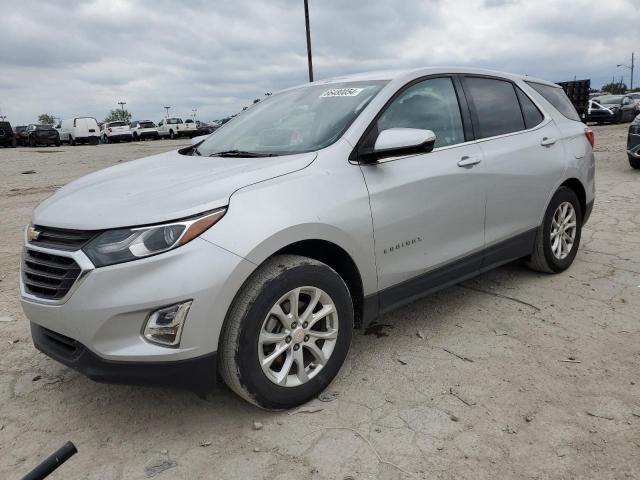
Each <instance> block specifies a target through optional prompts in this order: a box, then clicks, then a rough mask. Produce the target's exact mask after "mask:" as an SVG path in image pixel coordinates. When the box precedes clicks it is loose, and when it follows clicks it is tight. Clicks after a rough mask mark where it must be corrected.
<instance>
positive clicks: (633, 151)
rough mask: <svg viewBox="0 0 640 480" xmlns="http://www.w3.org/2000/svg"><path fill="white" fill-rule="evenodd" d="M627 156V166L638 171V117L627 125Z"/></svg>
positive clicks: (639, 139) (639, 132) (639, 161)
mask: <svg viewBox="0 0 640 480" xmlns="http://www.w3.org/2000/svg"><path fill="white" fill-rule="evenodd" d="M627 156H628V157H629V165H631V167H632V168H635V169H640V115H638V116H637V117H636V118H635V119H634V120H633V122H631V125H629V134H628V135H627Z"/></svg>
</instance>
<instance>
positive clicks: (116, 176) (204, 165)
mask: <svg viewBox="0 0 640 480" xmlns="http://www.w3.org/2000/svg"><path fill="white" fill-rule="evenodd" d="M315 158H316V153H314V152H310V153H303V154H298V155H288V156H282V157H261V158H222V157H198V156H193V157H192V156H186V155H181V154H180V153H178V152H177V151H173V152H167V153H163V154H160V155H154V156H152V157H147V158H144V159H141V160H134V161H131V162H127V163H123V164H121V165H116V166H114V167H110V168H106V169H104V170H100V171H98V172H95V173H92V174H90V175H87V176H85V177H82V178H80V179H78V180H75V181H73V182H71V183H70V184H68V185H66V186H65V187H63V188H61V189H60V190H58V191H57V192H56V193H54V194H53V195H52V196H50V197H49V198H47V199H46V200H45V201H44V202H42V203H41V204H40V205H39V206H38V207H37V208H36V209H35V211H34V213H33V223H34V224H35V225H43V226H49V227H58V228H69V229H79V230H102V229H106V228H116V227H129V226H136V225H147V224H153V223H160V222H165V221H170V220H176V219H179V218H184V217H188V216H191V215H196V214H198V213H202V212H205V211H207V210H211V209H214V208H218V207H222V206H225V205H228V204H229V198H230V197H231V195H232V194H233V192H235V191H236V190H238V189H239V188H242V187H245V186H247V185H251V184H253V183H257V182H261V181H264V180H268V179H270V178H274V177H278V176H281V175H285V174H287V173H291V172H294V171H296V170H301V169H303V168H305V167H306V166H308V165H309V164H311V162H313V160H314V159H315Z"/></svg>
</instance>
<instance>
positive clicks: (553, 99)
mask: <svg viewBox="0 0 640 480" xmlns="http://www.w3.org/2000/svg"><path fill="white" fill-rule="evenodd" d="M526 83H527V85H529V86H530V87H531V88H533V89H534V90H535V91H536V92H538V93H539V94H540V95H542V96H543V97H544V99H545V100H546V101H547V102H549V103H550V104H551V105H553V106H554V108H555V109H556V110H558V111H559V112H560V113H561V114H562V115H563V116H565V117H566V118H568V119H569V120H575V121H576V122H581V121H582V120H580V115H578V112H577V111H576V108H575V107H574V106H573V103H571V100H569V97H567V95H566V94H565V93H564V90H562V88H560V87H552V86H551V85H543V84H542V83H535V82H526Z"/></svg>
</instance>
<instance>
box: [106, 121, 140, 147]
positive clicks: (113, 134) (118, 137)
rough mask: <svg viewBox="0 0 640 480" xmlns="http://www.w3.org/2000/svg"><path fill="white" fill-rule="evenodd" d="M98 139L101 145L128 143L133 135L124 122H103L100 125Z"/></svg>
mask: <svg viewBox="0 0 640 480" xmlns="http://www.w3.org/2000/svg"><path fill="white" fill-rule="evenodd" d="M100 138H101V139H102V143H114V142H130V141H131V140H133V135H132V134H131V129H130V128H129V125H128V124H127V123H126V122H120V121H117V122H105V123H103V124H102V125H100Z"/></svg>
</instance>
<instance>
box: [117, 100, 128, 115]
mask: <svg viewBox="0 0 640 480" xmlns="http://www.w3.org/2000/svg"><path fill="white" fill-rule="evenodd" d="M126 104H127V102H118V105H120V109H121V110H122V113H123V114H124V106H125V105H126Z"/></svg>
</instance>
